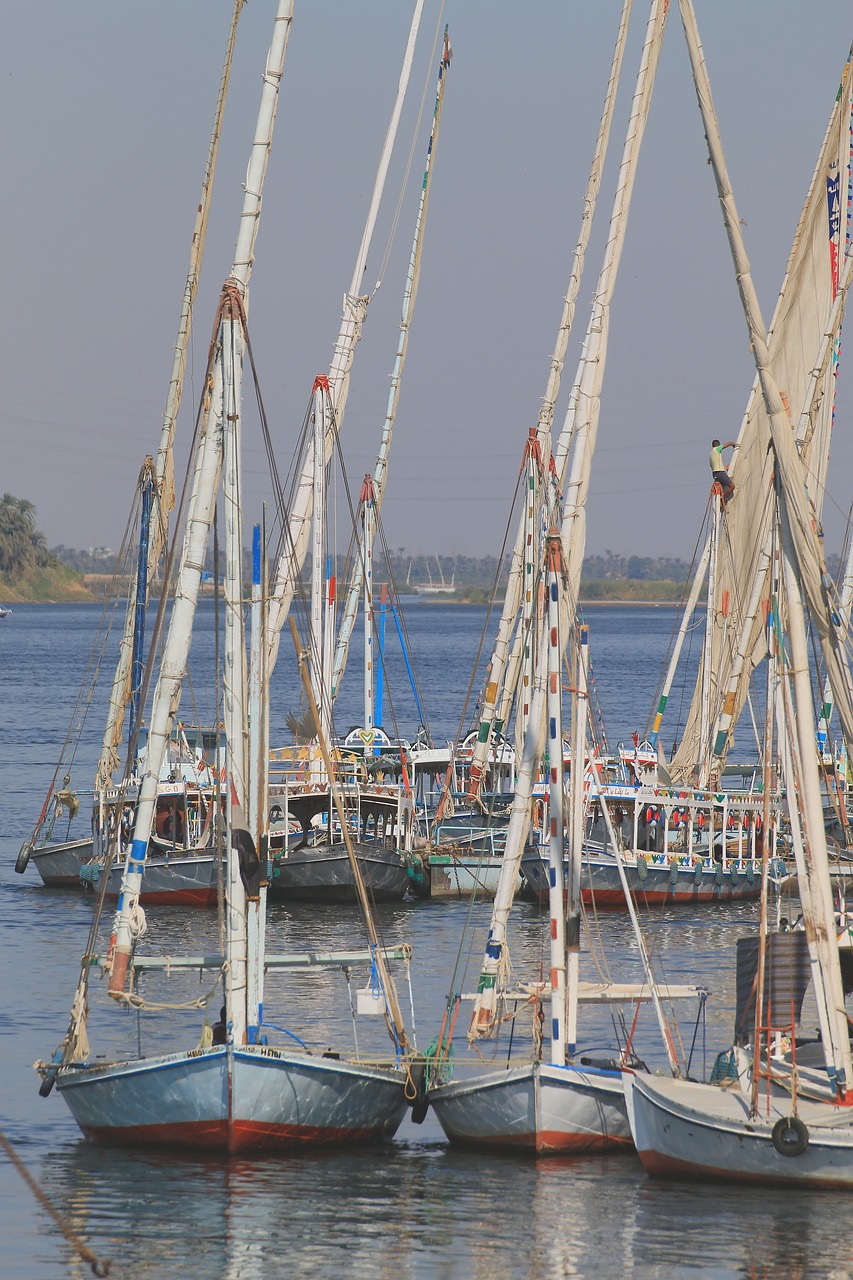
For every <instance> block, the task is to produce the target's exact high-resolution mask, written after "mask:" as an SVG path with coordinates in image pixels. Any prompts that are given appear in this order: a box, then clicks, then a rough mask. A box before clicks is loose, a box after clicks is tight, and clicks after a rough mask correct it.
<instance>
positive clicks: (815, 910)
mask: <svg viewBox="0 0 853 1280" xmlns="http://www.w3.org/2000/svg"><path fill="white" fill-rule="evenodd" d="M679 7H680V10H681V18H682V24H683V26H684V32H685V36H686V38H687V46H688V49H689V51H690V61H691V65H692V68H693V80H694V84H695V86H696V95H697V98H698V100H699V108H700V111H701V113H702V121H703V125H704V128H705V136H706V138H707V141H708V153H709V156H710V160H711V164H712V166H713V169H714V178H715V181H716V184H717V191H718V194H719V197H720V204H721V206H722V210H723V219H724V222H725V226H726V232H727V234H728V238H729V244H730V247H731V252H732V259H733V262H734V265H735V275H736V278H737V284H738V291H739V293H740V296H741V303H742V305H743V311H744V317H745V319H746V323H747V329H748V331H749V338H750V343H751V346H752V351H753V354H754V357H755V365H756V370H757V373H758V379H759V383H760V385H761V392H762V397H763V400H764V404H765V406H766V410H767V416H768V418H769V421H770V432H771V438H772V441H773V448H774V454H775V458H776V475H777V493H778V498H779V517H780V525H781V531H782V552H783V565H784V568H785V585H786V591H787V597H788V634H789V640H790V645H791V668H792V682H793V688H794V699H795V707H796V713H795V720H796V726H795V728H796V739H797V745H798V748H799V753H800V787H799V788H798V791H797V798H796V801H795V803H798V804H799V806H800V807H801V808H802V811H803V815H804V817H805V830H806V849H805V856H806V861H805V864H804V865H803V868H802V871H803V880H804V882H807V883H808V889H809V891H808V892H807V893H806V896H805V897H804V898H803V902H802V905H803V914H804V916H805V926H806V935H807V937H808V940H809V952H810V954H811V956H812V957H813V961H814V962H815V963H816V966H817V967H818V968H819V970H820V972H821V974H822V977H823V980H824V982H825V983H826V991H825V998H824V1001H823V1002H822V1003H824V1008H823V1009H822V1011H821V1022H822V1026H825V1028H826V1033H825V1036H824V1053H825V1056H826V1063H827V1069H828V1071H829V1074H830V1077H831V1079H832V1081H833V1084H834V1086H835V1088H836V1089H837V1091H838V1093H839V1094H840V1095H842V1096H844V1095H845V1094H846V1093H847V1091H848V1089H849V1088H850V1085H851V1056H850V1039H849V1032H848V1027H847V1018H846V1014H845V1012H844V994H843V990H842V984H841V972H840V967H839V959H838V947H837V943H836V940H835V936H834V931H833V929H832V923H833V912H832V898H831V889H830V879H829V867H828V860H827V853H826V833H825V830H824V825H823V809H822V803H821V794H820V779H819V776H818V769H817V756H816V744H815V738H814V732H813V728H812V698H811V679H810V675H809V659H808V646H807V642H806V631H805V622H804V612H803V603H804V602H803V601H802V599H801V596H800V592H801V590H803V591H804V592H805V594H806V598H807V600H808V603H809V606H810V610H811V614H812V619H813V622H814V624H815V628H816V630H817V632H818V635H819V637H820V640H821V645H822V647H823V652H824V659H825V661H826V664H827V670H828V671H829V674H830V678H831V679H832V681H833V688H834V689H835V692H836V696H837V697H838V699H839V711H840V714H841V717H842V724H844V726H845V732H846V731H847V728H848V726H849V725H851V724H853V716H851V713H852V712H853V701H851V689H850V682H849V672H848V671H847V667H846V662H845V661H844V658H843V655H841V654H839V653H838V652H837V650H836V648H835V646H834V644H833V640H837V636H836V633H835V631H834V629H833V626H832V623H831V620H830V619H829V616H828V602H827V600H826V595H825V592H826V588H825V586H824V582H823V579H822V574H821V568H822V554H821V550H820V547H819V545H818V540H817V533H816V530H815V526H814V524H813V522H812V520H813V516H812V513H811V510H810V508H809V507H808V503H807V498H806V495H805V486H804V481H803V468H802V464H801V462H800V459H799V456H798V454H797V451H796V446H795V444H794V440H793V437H792V433H791V429H790V425H789V423H788V416H787V412H786V410H785V406H784V404H783V401H782V398H781V396H780V394H779V390H778V387H777V385H776V382H775V380H774V378H773V376H772V374H771V372H770V356H769V352H768V349H767V333H766V330H765V328H764V321H763V319H762V316H761V309H760V307H759V304H758V297H757V295H756V292H755V286H754V284H753V281H752V275H751V272H750V267H749V260H748V258H747V255H746V248H745V245H744V242H743V232H742V230H741V225H740V219H739V218H738V214H737V208H736V206H735V201H734V196H733V194H732V189H731V184H730V183H729V178H728V172H727V168H726V162H725V156H724V154H723V147H722V141H721V138H720V133H719V126H718V123H717V119H716V113H715V110H714V104H713V100H712V97H711V87H710V83H709V80H708V75H707V70H706V67H705V59H704V54H703V52H702V47H701V44H700V42H699V32H698V29H697V26H696V16H695V13H694V11H693V5H692V3H691V0H679ZM789 796H790V800H791V801H794V800H795V797H794V795H792V794H791V793H790V792H789ZM799 870H800V868H799V866H798V872H799Z"/></svg>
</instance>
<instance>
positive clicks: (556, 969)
mask: <svg viewBox="0 0 853 1280" xmlns="http://www.w3.org/2000/svg"><path fill="white" fill-rule="evenodd" d="M562 550H563V549H562V546H561V544H560V535H559V533H558V532H557V530H556V529H552V530H551V532H550V533H549V534H548V539H547V542H546V545H545V574H546V577H545V582H546V590H547V593H548V604H547V610H548V691H547V712H548V730H547V743H548V764H549V768H548V821H549V840H548V868H549V873H550V874H549V877H548V884H549V892H548V899H549V903H550V910H551V1062H552V1063H553V1065H554V1066H558V1067H561V1066H564V1065H565V1061H566V908H565V904H564V901H563V852H564V849H565V840H564V837H563V682H562V678H561V664H562V660H563V648H564V646H563V644H562V643H561V637H560V587H561V585H562V583H561V578H562V568H563V555H562ZM572 705H573V710H574V709H576V700H574V699H573V703H572ZM575 768H576V761H575V760H574V759H573V760H572V777H573V778H574V773H575ZM570 928H571V925H570ZM570 941H571V939H570Z"/></svg>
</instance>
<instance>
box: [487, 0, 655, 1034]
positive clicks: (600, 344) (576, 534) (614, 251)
mask: <svg viewBox="0 0 853 1280" xmlns="http://www.w3.org/2000/svg"><path fill="white" fill-rule="evenodd" d="M667 4H668V0H652V4H651V8H650V12H649V19H648V23H647V25H646V35H645V40H644V44H643V51H642V55H641V59H640V68H639V71H638V74H637V83H636V87H635V90H634V98H633V102H632V106H631V114H630V119H629V121H628V132H627V137H626V139H625V147H624V151H623V156H622V164H621V167H620V171H619V180H618V183H617V189H616V194H615V197H614V207H613V214H612V217H611V221H610V234H609V237H608V241H607V245H606V247H605V251H604V261H603V263H602V267H601V272H600V274H599V279H598V286H597V288H596V293H595V301H594V305H593V314H592V317H591V319H590V324H589V329H588V331H587V337H586V341H585V343H584V354H583V357H582V367H581V371H580V377H579V379H578V380H577V384H576V385H577V401H576V402H577V423H576V429H575V447H574V450H573V453H572V466H571V473H570V476H569V482H568V486H567V490H566V503H565V514H564V516H563V523H562V528H561V533H560V536H561V540H562V544H563V560H564V563H565V566H566V585H565V591H564V592H563V594H562V597H561V604H560V609H561V612H560V618H561V626H562V635H563V636H564V637H567V636H568V634H569V628H570V625H571V622H572V620H573V619H574V616H575V613H576V611H577V604H578V592H579V588H580V573H581V566H582V564H583V556H584V547H585V544H586V511H585V504H586V495H587V491H588V488H589V477H590V471H591V467H592V460H593V456H594V453H595V443H596V438H597V432H598V408H599V400H600V393H601V381H602V378H603V375H604V365H605V357H606V350H607V341H606V339H607V330H608V323H609V311H610V299H611V296H612V292H613V286H614V284H615V279H616V274H617V271H618V266H619V260H620V258H621V254H622V249H623V247H624V242H625V233H626V230H627V223H628V213H629V210H630V204H631V194H632V191H633V187H634V179H635V176H636V170H637V163H638V160H639V155H640V148H641V145H642V141H643V136H644V134H645V127H646V122H647V120H648V113H649V107H650V105H651V98H652V91H653V89H654V81H655V73H656V71H657V66H658V61H659V59H660V50H661V45H662V43H663V34H664V28H665V25H666V11H667ZM543 658H545V659H547V646H546V645H545V644H543V645H542V646H541V648H540V653H539V661H538V662H537V667H536V675H535V678H534V687H533V698H532V701H531V712H530V727H529V729H528V732H527V734H526V736H525V739H524V750H523V754H522V759H521V765H520V768H519V771H518V776H517V781H516V789H515V799H514V801H513V805H512V810H511V813H510V820H509V827H508V829H507V839H506V848H505V851H504V856H503V861H502V864H501V873H500V879H499V881H498V888H497V892H496V895H495V900H494V904H493V910H492V920H491V927H490V931H489V938H488V941H487V944H486V952H485V955H484V958H483V966H482V969H481V973H480V980H479V984H478V988H477V996H476V999H475V1002H474V1014H473V1019H472V1024H471V1030H470V1032H469V1035H471V1036H475V1037H476V1036H483V1035H489V1034H491V1029H492V1026H493V1023H494V1016H495V1012H496V1008H497V990H498V986H499V983H500V981H501V977H502V975H503V973H504V972H505V970H506V967H507V963H508V958H507V956H506V954H505V939H506V932H507V923H508V919H509V912H510V908H511V906H512V901H513V898H514V895H515V886H516V883H517V881H518V875H519V867H520V865H521V858H522V854H523V853H524V845H525V841H526V838H527V832H528V830H529V827H530V810H531V801H532V793H533V779H534V777H535V774H536V770H537V769H538V766H539V762H540V761H541V759H542V753H543V749H544V746H545V690H546V684H547V677H546V662H545V661H543Z"/></svg>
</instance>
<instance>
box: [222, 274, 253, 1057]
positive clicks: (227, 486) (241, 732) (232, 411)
mask: <svg viewBox="0 0 853 1280" xmlns="http://www.w3.org/2000/svg"><path fill="white" fill-rule="evenodd" d="M240 300H242V299H240ZM221 334H222V338H221V347H220V360H221V366H222V374H221V377H222V407H223V411H224V412H223V423H222V436H223V483H222V496H223V505H224V512H225V591H224V595H225V645H224V662H223V674H224V686H225V687H224V700H223V709H224V717H225V765H226V771H227V777H228V793H227V813H228V823H227V830H228V842H227V858H226V863H225V883H226V886H227V888H226V895H225V910H226V931H225V938H226V942H225V958H226V961H227V965H226V976H225V982H226V994H227V1006H228V1017H229V1020H230V1023H231V1034H232V1035H233V1039H234V1043H235V1044H242V1043H243V1041H244V1039H245V1037H246V1029H247V1027H248V1023H249V1008H248V1000H249V970H250V964H249V937H248V910H247V907H248V898H247V893H246V887H245V884H244V882H243V877H242V875H241V873H240V863H239V858H238V856H237V850H236V848H235V844H234V838H233V832H234V829H235V827H236V826H237V825H238V823H237V813H236V812H235V810H236V808H237V806H238V805H239V806H241V807H245V806H247V804H248V787H247V784H248V745H249V743H248V734H247V721H246V711H247V707H246V701H247V689H246V637H245V626H244V619H243V537H242V532H243V519H242V505H241V491H242V485H241V467H240V436H241V431H240V408H241V403H242V401H241V375H242V371H243V346H244V341H245V333H244V329H243V316H242V312H241V309H240V308H239V307H237V306H235V307H233V308H228V309H227V310H226V311H225V313H224V314H223V317H222V330H221Z"/></svg>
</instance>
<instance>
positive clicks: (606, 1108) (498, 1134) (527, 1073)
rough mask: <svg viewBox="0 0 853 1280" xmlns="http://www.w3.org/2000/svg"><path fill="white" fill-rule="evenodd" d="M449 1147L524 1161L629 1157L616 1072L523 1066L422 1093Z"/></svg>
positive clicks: (624, 1107)
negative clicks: (518, 1154) (525, 1156)
mask: <svg viewBox="0 0 853 1280" xmlns="http://www.w3.org/2000/svg"><path fill="white" fill-rule="evenodd" d="M429 1099H430V1102H431V1104H432V1107H433V1110H434V1111H435V1113H436V1116H437V1117H438V1120H439V1123H440V1124H441V1127H442V1129H443V1130H444V1132H445V1134H446V1135H447V1137H448V1138H449V1139H450V1141H451V1142H456V1143H460V1144H463V1145H466V1146H477V1147H496V1148H507V1149H511V1150H515V1151H522V1152H527V1153H529V1154H531V1155H556V1154H560V1153H562V1154H571V1153H575V1154H578V1155H580V1154H583V1153H585V1152H593V1151H630V1150H631V1148H632V1142H631V1130H630V1126H629V1123H628V1113H627V1105H626V1102H625V1095H624V1092H623V1089H622V1082H621V1077H620V1075H619V1073H618V1072H616V1071H603V1070H597V1069H593V1068H590V1069H586V1068H582V1067H581V1068H578V1067H572V1066H567V1067H555V1066H551V1065H549V1064H546V1063H541V1062H540V1063H529V1064H527V1065H525V1066H523V1067H515V1068H512V1069H510V1070H508V1071H493V1072H489V1073H487V1074H484V1075H481V1076H477V1077H475V1078H473V1079H469V1080H454V1081H452V1082H451V1083H450V1084H446V1085H440V1086H438V1087H437V1088H436V1089H433V1090H431V1091H430V1094H429Z"/></svg>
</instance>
